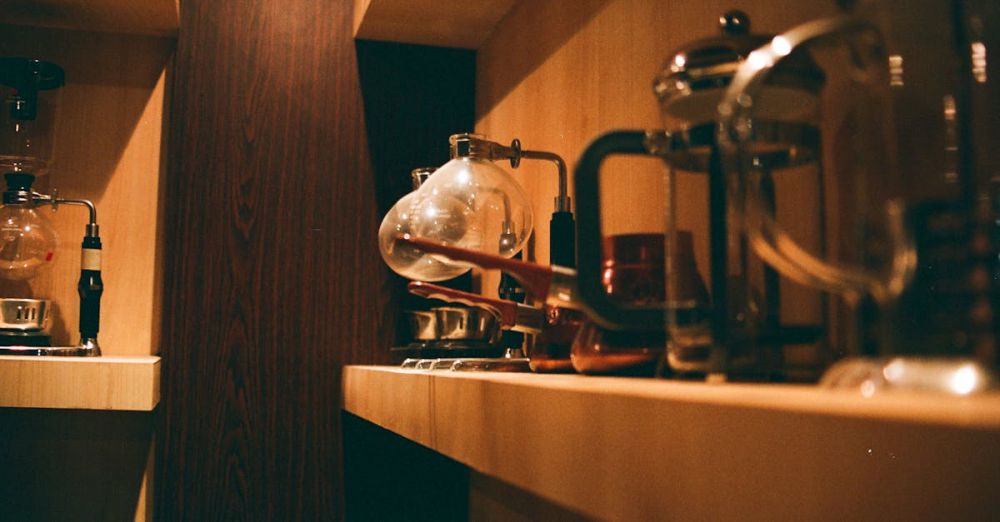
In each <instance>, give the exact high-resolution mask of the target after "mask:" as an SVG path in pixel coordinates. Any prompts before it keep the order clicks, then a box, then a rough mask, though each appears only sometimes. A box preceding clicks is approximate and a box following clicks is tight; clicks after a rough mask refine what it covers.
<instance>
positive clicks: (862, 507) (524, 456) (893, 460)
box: [343, 366, 1000, 520]
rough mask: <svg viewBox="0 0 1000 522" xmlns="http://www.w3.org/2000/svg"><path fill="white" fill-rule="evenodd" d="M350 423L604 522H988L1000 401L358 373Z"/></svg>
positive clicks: (556, 378)
mask: <svg viewBox="0 0 1000 522" xmlns="http://www.w3.org/2000/svg"><path fill="white" fill-rule="evenodd" d="M343 386H344V409H345V410H346V411H348V412H350V413H352V414H354V415H357V416H359V417H362V418H364V419H366V420H368V421H370V422H373V423H375V424H377V425H379V426H381V427H383V428H385V429H388V430H390V431H393V432H395V433H397V434H399V435H402V436H404V437H406V438H409V439H411V440H413V441H415V442H418V443H420V444H422V445H424V446H427V447H429V448H431V449H433V450H435V451H437V452H439V453H441V454H443V455H446V456H448V457H450V458H452V459H454V460H456V461H458V462H461V463H463V464H465V465H466V466H468V467H469V468H471V469H473V470H475V471H478V472H480V473H483V474H485V475H489V476H491V477H495V478H498V479H500V480H502V481H504V482H506V483H509V484H512V485H514V486H516V487H518V488H520V489H522V490H524V491H528V492H531V493H533V494H535V495H538V496H540V497H542V498H545V499H548V500H550V501H552V502H555V503H556V504H559V505H562V506H565V507H568V508H571V509H572V510H574V511H576V512H579V513H581V514H584V515H586V516H590V517H594V518H597V519H601V520H646V519H663V518H666V519H673V518H678V519H695V520H704V519H709V520H720V519H721V520H732V519H734V520H738V519H743V518H746V516H747V514H748V513H750V514H752V515H753V518H756V519H763V520H775V519H779V520H815V519H824V520H833V519H849V520H856V519H878V518H880V517H881V516H883V515H884V514H885V513H892V518H901V519H911V518H914V519H921V518H932V519H933V518H945V519H982V518H984V517H985V518H988V517H989V516H991V514H995V513H996V512H997V511H998V510H1000V498H998V497H997V496H996V495H995V491H994V490H995V487H996V484H997V483H1000V395H998V394H991V395H981V396H975V397H965V398H953V397H940V396H922V395H908V394H907V395H891V394H885V395H876V396H874V397H871V398H864V397H861V396H860V394H855V393H851V392H839V391H830V390H824V389H820V388H817V387H815V386H805V385H790V384H784V385H778V384H770V385H768V384H733V383H728V384H705V383H695V382H679V381H668V380H655V379H635V378H613V377H584V376H579V375H534V374H503V373H459V372H419V371H410V370H400V369H397V368H389V367H373V366H348V367H345V369H344V385H343Z"/></svg>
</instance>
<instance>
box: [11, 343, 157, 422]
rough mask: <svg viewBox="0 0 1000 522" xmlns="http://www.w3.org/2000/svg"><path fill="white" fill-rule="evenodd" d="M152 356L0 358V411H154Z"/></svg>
mask: <svg viewBox="0 0 1000 522" xmlns="http://www.w3.org/2000/svg"><path fill="white" fill-rule="evenodd" d="M159 402H160V358H159V357H156V356H136V357H131V356H129V357H124V356H103V357H30V356H7V355H3V356H0V407H7V408H58V409H81V410H129V411H152V410H153V408H155V407H156V405H157V403H159Z"/></svg>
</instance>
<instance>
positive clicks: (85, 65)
mask: <svg viewBox="0 0 1000 522" xmlns="http://www.w3.org/2000/svg"><path fill="white" fill-rule="evenodd" d="M174 46H175V41H174V40H173V39H171V38H156V37H150V36H135V35H122V34H108V33H94V32H83V31H67V30H58V29H39V28H26V27H14V26H2V27H0V54H2V55H8V56H9V55H13V56H30V57H34V58H39V59H44V60H49V61H52V62H55V63H57V64H60V65H61V66H63V68H64V69H65V70H66V82H67V83H66V86H65V87H64V88H63V89H62V98H61V100H60V107H59V121H58V124H57V130H56V139H55V144H56V145H55V156H54V161H53V165H52V168H51V169H50V172H49V174H48V175H46V176H42V177H40V178H38V180H37V181H36V183H35V186H36V189H37V190H39V191H41V192H49V191H50V190H52V189H58V191H59V195H60V196H63V197H70V198H87V199H91V200H93V201H94V203H95V204H96V205H97V212H98V213H97V218H98V223H99V224H100V226H101V236H102V241H103V244H104V250H103V256H102V257H103V266H102V276H103V279H104V284H105V287H106V288H105V292H104V295H103V297H102V301H101V331H100V335H99V338H100V341H101V346H102V350H103V353H104V354H106V355H149V354H151V353H155V351H156V349H157V347H156V343H157V341H158V335H157V330H158V328H159V321H160V313H159V309H158V306H159V299H160V296H159V293H160V289H161V286H162V282H161V281H160V280H159V261H160V257H162V255H163V252H162V236H161V229H162V223H161V222H160V221H161V220H160V219H159V218H160V211H161V205H162V200H161V193H160V183H161V178H160V165H161V160H162V154H161V137H162V125H163V107H164V86H165V78H166V68H167V66H168V63H169V61H170V59H171V56H172V54H173V50H174ZM39 212H41V213H42V214H43V215H45V216H47V217H48V218H49V220H50V221H51V222H52V224H53V227H54V228H55V230H56V233H57V234H58V236H59V244H58V249H57V251H56V260H55V261H54V262H53V266H52V267H51V269H49V270H48V271H47V272H45V273H43V274H41V275H40V276H38V277H37V278H35V279H32V280H30V281H27V282H13V281H7V280H0V293H2V295H4V296H10V297H41V298H48V299H52V300H53V301H54V302H55V304H56V312H55V314H54V315H53V317H52V323H51V325H50V330H51V333H52V341H53V344H55V345H57V346H66V345H72V344H76V343H77V342H78V340H79V330H78V323H77V322H78V318H79V297H78V296H77V291H76V282H77V280H78V279H79V278H80V242H81V240H82V238H83V231H84V225H85V224H86V222H87V213H86V210H85V209H84V208H83V207H71V206H62V207H60V209H59V210H58V212H56V213H52V212H51V211H50V210H49V209H48V208H45V207H43V208H40V209H39Z"/></svg>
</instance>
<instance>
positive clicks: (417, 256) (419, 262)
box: [378, 191, 469, 281]
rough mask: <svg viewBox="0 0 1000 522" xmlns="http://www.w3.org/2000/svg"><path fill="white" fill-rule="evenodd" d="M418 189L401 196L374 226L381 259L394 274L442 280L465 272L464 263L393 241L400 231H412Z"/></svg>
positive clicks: (418, 278) (405, 232) (402, 232)
mask: <svg viewBox="0 0 1000 522" xmlns="http://www.w3.org/2000/svg"><path fill="white" fill-rule="evenodd" d="M418 192H419V191H415V192H411V193H409V194H407V195H405V196H403V197H402V198H401V199H400V200H399V201H398V202H396V204H395V205H393V207H392V208H391V209H389V212H388V213H387V214H386V215H385V218H383V219H382V224H381V226H379V229H378V247H379V252H381V254H382V259H383V260H385V263H386V264H387V265H389V268H391V269H392V270H393V271H394V272H396V273H397V274H399V275H401V276H403V277H406V278H409V279H416V280H419V281H444V280H445V279H451V278H453V277H458V276H460V275H462V274H464V273H465V272H468V271H469V266H468V265H456V264H449V263H445V262H442V261H440V260H438V259H436V258H434V257H431V256H429V255H427V254H424V253H423V252H421V251H420V250H418V249H417V248H415V247H413V246H410V245H407V244H404V243H400V242H398V241H396V238H397V237H399V235H401V234H412V233H413V229H412V226H411V221H412V215H413V212H415V211H416V210H417V206H418V203H419V199H420V195H419V194H418Z"/></svg>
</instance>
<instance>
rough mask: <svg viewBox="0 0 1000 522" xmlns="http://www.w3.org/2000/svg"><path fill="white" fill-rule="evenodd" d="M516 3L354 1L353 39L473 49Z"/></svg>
mask: <svg viewBox="0 0 1000 522" xmlns="http://www.w3.org/2000/svg"><path fill="white" fill-rule="evenodd" d="M517 1H518V0H461V1H449V2H441V1H438V0H355V1H354V37H355V38H361V39H365V40H380V41H388V42H400V43H410V44H421V45H435V46H439V47H459V48H463V49H477V48H479V46H480V45H482V44H483V42H485V41H486V39H487V38H488V37H489V35H490V34H491V33H492V32H493V28H494V27H496V25H497V24H499V23H500V21H501V20H503V17H504V16H506V15H507V13H508V12H510V10H511V8H513V7H514V5H515V4H517Z"/></svg>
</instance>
